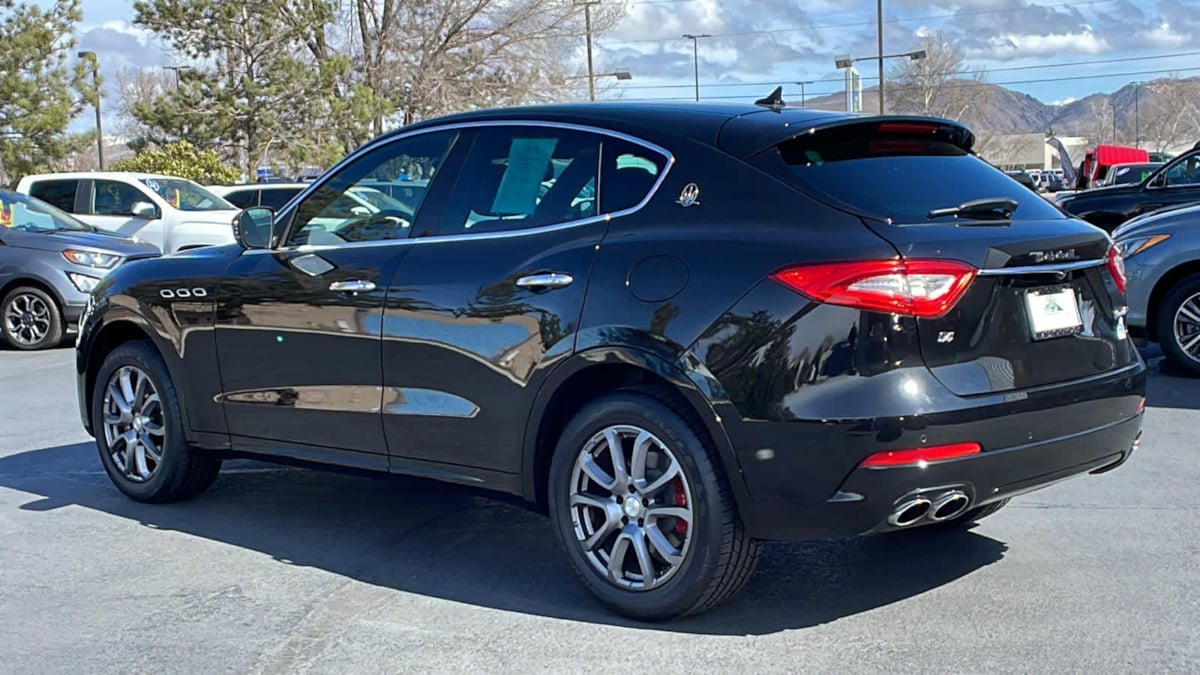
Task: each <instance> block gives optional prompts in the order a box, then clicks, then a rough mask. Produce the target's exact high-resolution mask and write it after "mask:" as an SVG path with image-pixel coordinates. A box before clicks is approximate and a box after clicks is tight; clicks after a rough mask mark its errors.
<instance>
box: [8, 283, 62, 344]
mask: <svg viewBox="0 0 1200 675" xmlns="http://www.w3.org/2000/svg"><path fill="white" fill-rule="evenodd" d="M30 303H32V304H33V305H34V306H37V307H41V308H44V309H43V311H42V312H39V313H38V316H36V317H34V315H33V314H32V313H28V312H25V311H23V310H22V308H23V307H28V306H30ZM43 312H44V313H43ZM18 313H19V314H29V319H30V320H33V321H37V322H38V323H37V325H36V326H25V325H21V324H20V323H18V325H13V323H12V321H11V320H10V319H12V318H15V317H13V316H12V315H13V314H18ZM0 324H2V325H3V331H4V339H5V340H7V341H8V344H10V345H12V346H13V347H15V348H16V349H23V350H28V351H33V350H36V349H49V348H51V347H57V346H58V345H59V344H61V343H62V339H63V316H62V308H60V307H59V306H58V301H57V300H55V299H54V296H52V295H50V294H49V293H47V292H45V291H43V290H42V289H40V288H36V287H34V286H19V287H17V288H14V289H13V290H11V291H9V292H8V294H7V295H5V296H4V301H3V302H2V303H0ZM31 328H36V331H37V333H38V334H40V336H41V337H38V338H37V339H34V337H35V335H34V334H33V333H30V332H29V330H30V329H31Z"/></svg>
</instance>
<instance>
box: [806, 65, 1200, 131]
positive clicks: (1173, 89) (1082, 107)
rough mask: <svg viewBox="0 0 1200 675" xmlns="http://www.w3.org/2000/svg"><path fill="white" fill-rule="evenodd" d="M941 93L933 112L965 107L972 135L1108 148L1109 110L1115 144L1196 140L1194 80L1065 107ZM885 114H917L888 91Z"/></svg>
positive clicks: (1199, 120)
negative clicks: (1040, 137)
mask: <svg viewBox="0 0 1200 675" xmlns="http://www.w3.org/2000/svg"><path fill="white" fill-rule="evenodd" d="M945 91H946V92H947V93H946V94H945V95H944V96H941V97H939V98H937V99H935V104H937V106H935V107H939V108H948V109H953V108H954V106H953V105H950V104H951V103H952V102H953V101H954V100H961V101H963V102H964V103H965V104H968V103H969V105H960V106H959V108H961V107H966V112H964V113H963V114H962V116H961V117H962V119H961V121H963V122H965V123H966V124H967V125H968V126H970V127H971V128H972V129H974V130H975V131H976V132H978V133H991V134H1033V133H1044V132H1046V131H1047V130H1050V129H1053V130H1054V133H1055V134H1057V135H1059V136H1085V137H1088V138H1089V139H1091V140H1092V141H1093V142H1104V143H1111V142H1113V140H1114V137H1113V119H1114V106H1115V115H1116V140H1117V141H1118V142H1121V143H1131V142H1133V138H1134V135H1135V133H1136V135H1138V136H1139V137H1140V138H1141V139H1143V140H1144V141H1147V142H1148V143H1149V144H1150V145H1155V144H1162V145H1166V146H1174V145H1179V144H1184V143H1186V144H1189V145H1190V144H1191V143H1192V142H1195V141H1196V140H1200V77H1193V78H1186V79H1159V80H1154V81H1153V82H1147V83H1145V84H1142V85H1140V86H1135V85H1133V84H1128V85H1126V86H1124V87H1122V88H1121V89H1118V90H1117V91H1116V92H1114V93H1112V94H1106V93H1097V94H1092V95H1091V96H1088V97H1087V98H1083V99H1080V100H1078V101H1072V102H1070V103H1067V104H1065V105H1050V104H1047V103H1043V102H1042V101H1039V100H1037V99H1036V98H1034V97H1032V96H1030V95H1028V94H1022V93H1020V92H1016V91H1013V90H1011V89H1007V88H1005V87H1002V86H1000V85H996V84H986V83H984V84H979V83H974V82H965V81H963V82H953V83H949V86H947V87H946V88H945ZM964 92H969V96H964ZM946 99H949V100H946ZM796 104H797V102H795V101H792V102H791V105H796ZM807 107H809V108H817V109H820V110H845V108H846V95H845V93H844V92H842V93H837V94H832V95H829V96H822V97H820V98H813V99H809V100H808V101H807ZM862 108H863V110H864V111H866V112H872V111H875V110H878V109H879V90H878V88H875V87H872V88H870V89H864V90H863V92H862ZM887 112H889V113H897V112H899V113H906V112H907V113H914V112H919V110H912V109H907V110H906V109H905V108H904V107H903V106H902V105H901V104H900V103H899V102H894V101H893V95H892V93H891V92H890V91H889V93H888V111H887ZM950 116H952V117H953V116H955V115H953V114H950Z"/></svg>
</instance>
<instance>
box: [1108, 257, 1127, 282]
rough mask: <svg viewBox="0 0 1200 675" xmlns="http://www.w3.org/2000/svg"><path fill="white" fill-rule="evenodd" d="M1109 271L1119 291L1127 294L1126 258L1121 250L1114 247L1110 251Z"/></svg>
mask: <svg viewBox="0 0 1200 675" xmlns="http://www.w3.org/2000/svg"><path fill="white" fill-rule="evenodd" d="M1108 271H1109V273H1111V274H1112V278H1113V281H1114V282H1116V284H1117V290H1118V291H1121V292H1122V293H1124V292H1125V256H1123V255H1121V248H1120V247H1119V246H1113V247H1112V248H1110V249H1108Z"/></svg>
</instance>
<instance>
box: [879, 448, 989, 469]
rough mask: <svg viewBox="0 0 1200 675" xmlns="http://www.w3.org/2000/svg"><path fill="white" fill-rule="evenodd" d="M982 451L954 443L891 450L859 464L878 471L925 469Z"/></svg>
mask: <svg viewBox="0 0 1200 675" xmlns="http://www.w3.org/2000/svg"><path fill="white" fill-rule="evenodd" d="M982 451H983V447H982V446H980V445H979V444H978V443H953V444H950V445H934V446H930V447H928V448H914V449H912V450H889V451H887V452H877V453H875V454H873V455H871V456H869V457H867V458H866V459H864V460H863V461H862V462H860V463H859V466H861V467H867V468H877V469H878V468H883V467H899V466H919V467H923V466H925V465H926V464H928V463H929V462H938V461H942V460H946V459H958V458H959V457H967V456H970V455H977V454H979V453H980V452H982Z"/></svg>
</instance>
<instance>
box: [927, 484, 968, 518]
mask: <svg viewBox="0 0 1200 675" xmlns="http://www.w3.org/2000/svg"><path fill="white" fill-rule="evenodd" d="M970 505H971V498H970V497H968V496H967V495H966V493H964V492H960V491H958V490H951V491H950V492H947V493H946V494H944V495H942V496H940V497H938V498H937V499H935V500H934V501H933V504H932V505H931V506H930V507H929V519H930V520H931V521H933V522H935V523H937V522H941V521H943V520H950V519H951V518H955V517H957V516H960V515H962V513H963V512H964V511H966V510H967V507H968V506H970Z"/></svg>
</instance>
